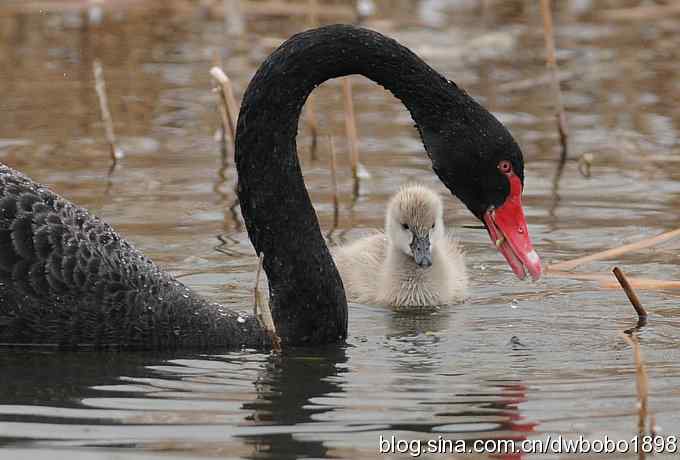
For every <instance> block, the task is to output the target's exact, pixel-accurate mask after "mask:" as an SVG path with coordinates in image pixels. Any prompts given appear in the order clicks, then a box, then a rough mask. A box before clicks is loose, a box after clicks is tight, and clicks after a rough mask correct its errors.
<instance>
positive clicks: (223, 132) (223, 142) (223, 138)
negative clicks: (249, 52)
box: [213, 52, 229, 166]
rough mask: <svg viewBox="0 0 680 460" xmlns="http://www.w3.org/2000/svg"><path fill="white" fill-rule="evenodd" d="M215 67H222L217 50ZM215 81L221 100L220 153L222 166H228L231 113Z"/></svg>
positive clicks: (214, 56)
mask: <svg viewBox="0 0 680 460" xmlns="http://www.w3.org/2000/svg"><path fill="white" fill-rule="evenodd" d="M213 67H218V68H222V58H221V57H220V54H219V52H215V53H214V55H213ZM213 82H214V83H215V86H214V87H213V91H214V92H215V93H217V94H218V97H219V102H218V104H217V109H218V111H219V113H220V121H221V123H220V153H221V154H222V166H226V164H227V154H228V152H229V148H228V145H227V130H228V129H229V128H228V126H229V115H227V108H226V106H225V104H224V102H223V101H224V99H223V98H222V89H221V86H220V84H219V82H218V81H217V80H215V79H214V78H213Z"/></svg>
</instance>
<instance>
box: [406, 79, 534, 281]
mask: <svg viewBox="0 0 680 460" xmlns="http://www.w3.org/2000/svg"><path fill="white" fill-rule="evenodd" d="M449 83H450V85H451V88H452V92H454V94H455V96H454V100H455V104H453V105H451V106H450V109H449V113H448V116H445V117H442V116H441V115H440V116H439V117H438V120H437V121H436V122H432V123H427V124H419V125H418V128H419V131H420V134H421V136H422V138H423V142H424V144H425V148H426V149H427V152H428V154H429V156H430V158H431V159H432V164H433V169H434V171H435V172H436V173H437V175H438V176H439V178H440V179H441V180H442V182H444V184H445V185H446V186H447V187H448V188H449V190H451V192H452V193H453V194H454V195H456V196H457V197H458V198H459V199H460V200H461V201H462V202H463V203H464V204H465V205H466V206H467V208H468V209H469V210H470V211H471V212H472V213H473V214H474V215H475V216H476V217H477V218H478V219H479V220H481V221H482V222H483V223H484V226H485V227H486V229H487V231H488V232H489V236H490V237H491V240H492V242H493V243H494V245H495V246H496V247H497V248H498V250H499V251H500V252H501V254H503V256H504V257H505V259H506V260H507V262H508V264H509V265H510V267H511V268H512V271H513V272H514V273H515V275H517V277H518V278H520V279H524V278H525V277H526V274H527V272H528V273H529V275H531V277H532V278H533V279H534V280H536V279H538V278H540V276H541V271H542V270H541V261H540V258H539V257H538V254H537V253H536V251H535V250H534V248H533V246H532V244H531V237H530V236H529V231H528V229H527V224H526V219H525V217H524V210H523V208H522V200H521V196H522V190H523V188H524V160H523V157H522V151H521V150H520V148H519V146H518V145H517V143H516V142H515V140H514V139H513V137H512V135H511V134H510V133H509V132H508V130H507V129H506V128H505V127H504V126H503V125H502V124H501V123H500V122H499V121H498V120H497V119H496V118H495V117H494V116H493V115H492V114H491V113H490V112H488V111H487V110H486V109H484V108H483V107H482V106H480V105H479V104H477V103H476V102H475V101H474V100H473V99H472V98H471V97H469V96H467V94H465V93H464V92H462V90H461V89H459V88H458V87H456V85H455V84H454V83H452V82H449Z"/></svg>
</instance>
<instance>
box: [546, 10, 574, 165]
mask: <svg viewBox="0 0 680 460" xmlns="http://www.w3.org/2000/svg"><path fill="white" fill-rule="evenodd" d="M551 3H552V2H551V1H550V0H541V13H542V15H543V34H544V37H545V51H546V58H545V60H546V66H547V68H548V71H549V72H550V84H551V87H552V91H553V97H554V98H555V117H556V119H557V131H558V132H559V135H560V144H561V145H562V152H561V154H560V162H561V163H564V162H565V161H567V138H568V136H569V130H568V127H567V116H566V115H565V113H564V105H563V104H562V90H561V89H560V81H559V76H558V73H557V59H556V58H555V35H554V33H553V21H552V9H551Z"/></svg>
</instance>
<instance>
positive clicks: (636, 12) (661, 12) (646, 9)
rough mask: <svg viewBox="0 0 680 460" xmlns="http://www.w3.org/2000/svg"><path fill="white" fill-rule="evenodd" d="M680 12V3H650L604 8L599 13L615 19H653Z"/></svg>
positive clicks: (599, 15)
mask: <svg viewBox="0 0 680 460" xmlns="http://www.w3.org/2000/svg"><path fill="white" fill-rule="evenodd" d="M677 14H680V5H679V4H677V3H676V4H672V5H649V6H636V7H633V8H618V9H609V10H604V11H602V12H600V13H599V14H597V16H598V17H599V18H601V19H608V20H613V21H652V20H655V19H662V18H667V17H668V16H673V15H677Z"/></svg>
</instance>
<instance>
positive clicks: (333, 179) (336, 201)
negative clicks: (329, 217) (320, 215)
mask: <svg viewBox="0 0 680 460" xmlns="http://www.w3.org/2000/svg"><path fill="white" fill-rule="evenodd" d="M328 145H329V147H330V151H331V184H332V187H333V228H337V227H338V222H339V221H340V200H339V199H338V179H337V165H336V163H335V145H334V144H333V136H328Z"/></svg>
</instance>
